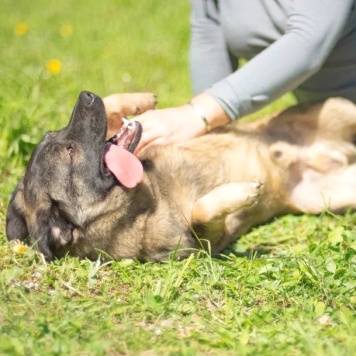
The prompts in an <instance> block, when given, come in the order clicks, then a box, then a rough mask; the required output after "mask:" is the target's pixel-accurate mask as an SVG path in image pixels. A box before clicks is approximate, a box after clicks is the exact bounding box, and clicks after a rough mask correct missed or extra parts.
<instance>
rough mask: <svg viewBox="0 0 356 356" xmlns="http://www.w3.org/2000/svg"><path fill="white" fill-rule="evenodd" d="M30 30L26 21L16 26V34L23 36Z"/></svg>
mask: <svg viewBox="0 0 356 356" xmlns="http://www.w3.org/2000/svg"><path fill="white" fill-rule="evenodd" d="M27 31H28V25H27V23H25V22H20V23H18V24H17V25H16V26H15V29H14V32H15V35H16V36H23V35H24V34H26V33H27Z"/></svg>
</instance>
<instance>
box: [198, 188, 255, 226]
mask: <svg viewBox="0 0 356 356" xmlns="http://www.w3.org/2000/svg"><path fill="white" fill-rule="evenodd" d="M261 187H262V184H261V183H259V182H235V183H227V184H224V185H220V186H218V187H216V188H215V189H213V190H212V191H210V192H209V193H207V194H205V195H203V196H202V197H200V198H199V199H198V200H197V201H196V202H195V204H194V206H193V209H192V213H191V223H192V225H194V224H203V225H204V224H209V223H211V222H213V221H221V220H223V219H224V218H225V217H226V216H227V215H228V214H232V213H234V212H236V211H238V210H241V209H248V208H250V207H252V206H253V205H255V204H256V203H257V201H258V197H259V195H260V192H261Z"/></svg>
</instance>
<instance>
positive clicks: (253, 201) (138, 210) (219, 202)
mask: <svg viewBox="0 0 356 356" xmlns="http://www.w3.org/2000/svg"><path fill="white" fill-rule="evenodd" d="M121 99H122V97H120V96H116V97H115V99H113V97H111V103H110V105H107V107H106V110H107V114H108V116H109V122H114V120H112V121H110V120H111V119H112V116H111V110H112V109H111V108H117V107H118V101H120V100H121ZM124 100H125V103H126V104H125V107H133V108H136V107H142V105H141V104H140V103H136V102H135V101H136V100H139V101H140V100H141V99H140V97H128V96H126V97H125V98H124ZM131 100H133V101H134V102H135V103H132V102H131ZM144 101H145V103H147V102H149V103H151V104H149V105H146V104H144V105H143V107H146V108H147V107H149V106H150V105H153V104H152V103H154V100H153V99H152V98H151V99H148V101H147V97H146V98H144ZM104 102H105V100H104ZM135 110H136V109H135ZM130 113H131V112H127V111H126V112H125V115H126V114H130ZM132 113H134V112H132ZM114 116H117V110H116V112H115V113H114ZM119 116H120V115H119ZM110 117H111V119H110ZM355 138H356V107H355V105H354V104H352V103H351V102H349V101H347V100H345V99H341V98H332V99H329V100H327V101H326V102H325V103H318V104H314V105H304V106H297V107H294V108H291V109H288V110H286V111H284V112H282V113H281V114H278V115H276V116H273V117H269V118H266V119H264V120H260V121H258V122H254V123H250V124H245V125H241V126H237V127H234V126H232V125H230V126H227V127H223V128H219V129H216V130H213V131H212V132H210V133H209V134H207V135H205V136H202V137H200V138H196V139H193V140H190V141H188V142H185V143H182V144H179V145H170V146H166V147H162V146H152V147H149V148H147V149H146V150H145V151H144V152H142V153H141V154H140V159H141V160H142V162H143V164H144V167H145V175H144V180H143V182H142V183H141V184H140V185H139V186H138V187H136V188H134V189H131V190H129V189H123V188H122V187H120V186H116V187H113V188H112V189H110V191H108V192H107V194H106V196H105V199H104V200H100V201H98V200H96V199H95V196H93V194H92V193H91V192H90V191H89V190H87V189H86V188H85V187H82V192H81V194H82V195H87V196H86V197H85V198H83V197H81V198H80V199H79V200H78V201H76V202H75V204H74V203H71V200H70V197H66V196H65V195H63V196H61V199H62V200H63V199H64V200H66V199H67V201H65V203H64V204H63V207H61V210H62V209H64V210H65V215H66V219H69V220H70V221H72V222H73V226H72V227H71V231H70V233H71V239H69V238H66V235H65V231H66V226H65V224H64V225H61V224H60V223H55V224H54V225H55V226H54V227H52V232H51V234H52V238H56V239H57V240H59V239H60V237H61V236H62V241H61V242H60V243H59V245H60V246H59V247H58V246H57V248H56V250H55V251H54V254H55V255H56V256H58V257H60V256H63V255H64V254H66V253H70V254H72V255H76V256H80V257H89V258H96V257H97V256H98V254H100V253H101V252H102V251H104V252H105V253H107V254H109V255H110V256H112V257H113V258H133V257H136V258H139V259H142V260H152V261H159V260H162V259H165V258H167V257H168V256H169V254H170V253H172V251H176V250H177V252H176V255H177V256H179V257H185V256H187V255H188V254H189V253H191V251H192V250H191V249H192V248H194V249H195V248H199V247H201V245H205V246H206V244H207V243H208V244H209V245H210V248H211V251H212V252H213V253H218V252H220V251H222V250H223V249H224V248H226V246H227V245H228V244H229V243H231V242H232V241H233V240H234V239H236V238H237V237H238V236H240V235H241V234H243V233H245V232H247V231H248V230H249V229H250V228H251V227H253V226H255V225H258V224H261V223H264V222H266V221H268V220H269V219H271V218H272V217H274V216H278V215H281V214H286V213H312V214H318V213H321V212H323V211H324V210H325V209H329V210H331V211H337V212H338V211H343V210H346V209H356V146H355ZM56 159H60V158H58V157H56ZM26 189H27V188H26V184H25V183H24V180H23V181H22V182H21V183H20V185H19V187H18V188H17V190H16V191H15V193H14V196H13V199H12V202H11V204H10V210H14V209H15V210H16V211H17V212H21V214H22V215H23V216H24V217H25V221H26V225H27V227H28V229H29V231H30V234H31V224H36V217H35V215H36V211H37V208H33V207H30V206H28V204H26V199H25V198H24V194H25V195H26V193H25V192H26ZM56 192H57V193H58V191H57V190H56ZM46 194H48V192H46ZM58 194H59V193H58ZM61 194H62V193H61ZM34 214H35V215H34ZM8 215H9V216H10V218H9V219H8V224H10V225H11V220H13V219H12V213H11V212H10V214H8ZM68 217H69V218H68ZM15 220H16V219H15ZM54 220H55V219H54ZM29 226H30V227H29ZM10 230H11V229H10ZM15 235H16V234H15V233H13V234H12V236H10V238H11V239H12V238H18V237H19V238H23V236H18V237H17V236H15ZM63 236H64V238H63ZM196 236H198V237H199V238H200V239H201V240H200V241H198V239H197V238H196ZM69 240H70V242H68V241H69Z"/></svg>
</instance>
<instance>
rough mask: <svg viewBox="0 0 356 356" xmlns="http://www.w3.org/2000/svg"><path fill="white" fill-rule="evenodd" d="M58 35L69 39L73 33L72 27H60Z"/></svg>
mask: <svg viewBox="0 0 356 356" xmlns="http://www.w3.org/2000/svg"><path fill="white" fill-rule="evenodd" d="M59 33H60V35H61V36H62V37H69V36H71V35H72V33H73V27H72V25H62V26H61V28H60V29H59Z"/></svg>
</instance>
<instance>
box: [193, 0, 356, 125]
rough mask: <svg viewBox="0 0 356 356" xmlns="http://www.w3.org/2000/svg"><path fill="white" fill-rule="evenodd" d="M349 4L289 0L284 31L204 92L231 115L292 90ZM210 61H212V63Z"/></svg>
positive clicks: (320, 55) (327, 44) (346, 0)
mask: <svg viewBox="0 0 356 356" xmlns="http://www.w3.org/2000/svg"><path fill="white" fill-rule="evenodd" d="M352 4H353V0H312V1H311V0H294V1H293V9H292V11H291V12H290V14H289V17H288V22H287V28H286V31H285V33H284V35H282V36H281V37H280V39H278V40H277V41H275V42H274V43H273V44H272V45H270V46H269V47H268V48H266V49H265V50H263V51H262V52H261V53H259V54H258V55H257V56H255V57H254V58H253V59H252V60H250V61H249V62H248V63H247V64H246V65H245V66H243V67H242V68H241V69H239V70H237V71H235V72H234V73H233V74H230V75H228V76H226V77H225V78H224V79H222V80H220V81H218V82H216V83H215V84H214V85H212V87H210V88H209V89H208V90H206V92H207V93H209V94H210V95H211V96H213V97H214V98H215V99H216V100H217V101H218V102H219V104H220V105H221V106H222V108H223V109H224V110H225V111H226V113H227V114H228V115H229V116H230V118H231V119H236V118H239V117H241V116H244V115H246V114H249V113H251V112H254V111H256V110H258V109H260V108H262V107H263V106H265V105H267V104H269V103H270V102H271V101H273V100H275V99H277V98H278V97H279V96H281V95H282V94H284V93H286V92H288V91H292V90H294V89H296V88H297V87H298V86H299V85H300V84H301V83H303V82H304V81H305V80H306V79H308V78H309V77H310V76H312V75H313V74H314V73H316V72H317V71H318V70H319V68H321V66H322V64H323V63H324V61H325V60H326V59H327V57H328V55H329V54H330V52H331V50H332V49H333V47H334V46H335V44H336V42H337V40H338V39H339V37H340V36H341V34H342V31H343V28H344V26H345V24H346V21H347V19H348V15H349V13H350V9H351V6H352ZM257 25H258V23H256V26H257ZM217 42H219V43H221V41H217ZM223 56H224V57H226V54H225V53H224V54H223ZM210 63H211V64H210V65H214V66H215V65H216V64H217V63H218V62H217V61H211V62H210ZM207 66H208V64H204V65H203V64H202V68H201V72H200V73H202V74H201V75H206V74H203V72H204V73H207V72H208V70H206V67H207ZM225 68H227V67H226V64H225ZM230 73H231V72H230ZM205 88H206V87H205Z"/></svg>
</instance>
